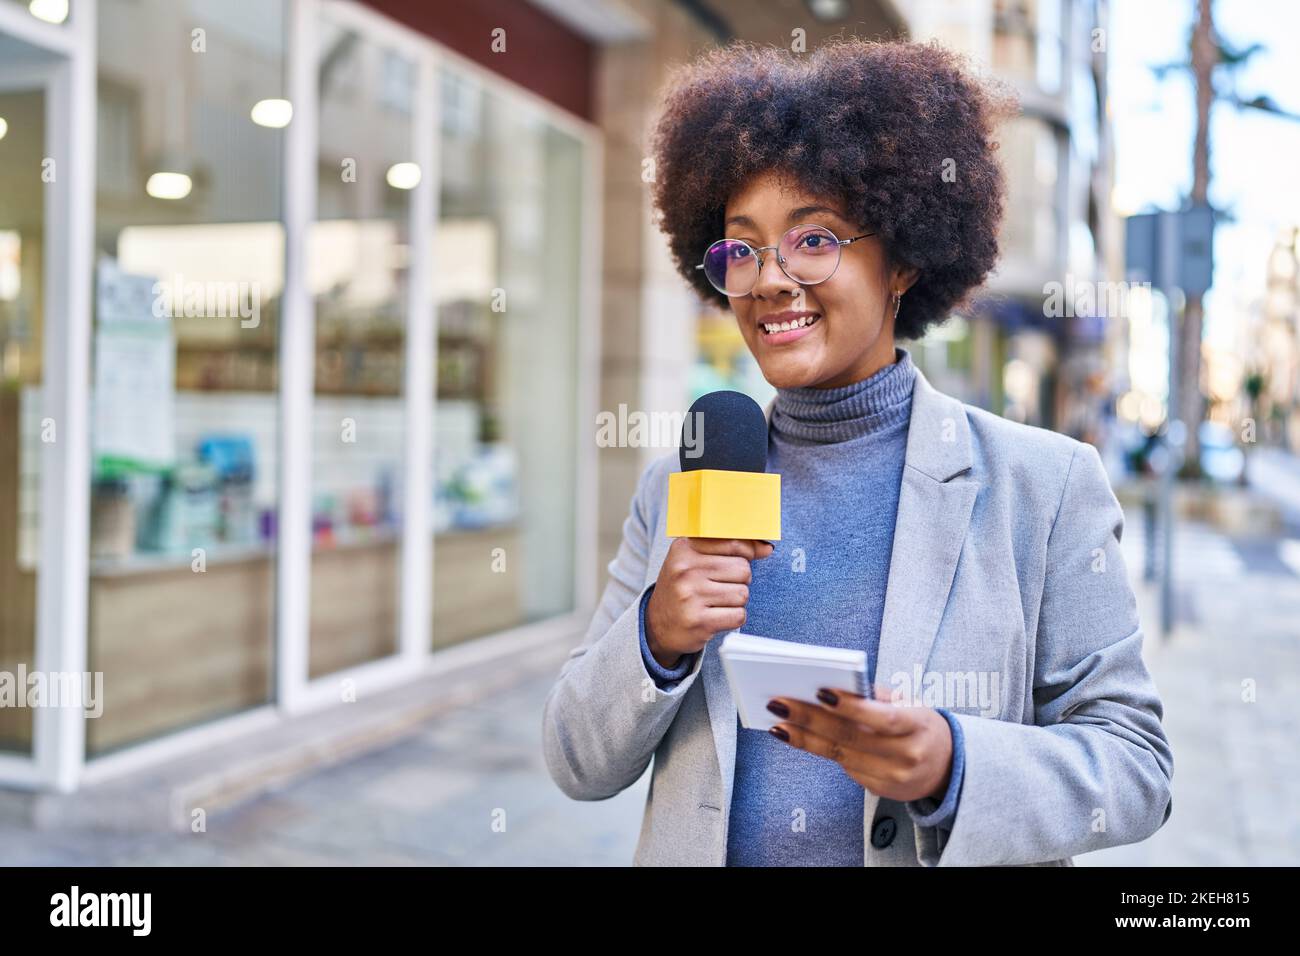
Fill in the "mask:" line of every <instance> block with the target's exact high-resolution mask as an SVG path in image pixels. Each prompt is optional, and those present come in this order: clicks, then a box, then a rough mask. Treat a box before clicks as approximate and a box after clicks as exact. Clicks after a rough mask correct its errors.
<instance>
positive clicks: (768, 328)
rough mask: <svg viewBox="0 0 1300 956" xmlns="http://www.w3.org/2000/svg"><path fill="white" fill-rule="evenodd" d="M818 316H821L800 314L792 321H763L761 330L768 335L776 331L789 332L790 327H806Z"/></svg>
mask: <svg viewBox="0 0 1300 956" xmlns="http://www.w3.org/2000/svg"><path fill="white" fill-rule="evenodd" d="M819 318H821V316H817V315H812V316H808V315H805V316H801V317H800V318H798V319H795V320H794V321H793V322H779V323H777V322H764V323H763V331H765V332H767V333H768V334H769V335H772V334H775V333H777V332H789V331H790V330H791V329H802V328H807V327H808V326H810V325H812V324H813V323H814V322H816V321H817V320H818V319H819Z"/></svg>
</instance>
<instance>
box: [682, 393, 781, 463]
mask: <svg viewBox="0 0 1300 956" xmlns="http://www.w3.org/2000/svg"><path fill="white" fill-rule="evenodd" d="M677 458H678V460H679V461H680V462H681V465H682V471H699V470H702V469H706V468H710V469H716V470H719V471H757V472H764V471H767V418H766V416H764V414H763V409H761V408H759V407H758V402H756V401H754V400H753V399H752V398H750V397H749V396H748V395H745V394H743V393H741V392H726V391H724V392H709V394H707V395H701V396H700V397H699V398H697V399H696V400H695V404H693V405H692V406H691V408H690V411H688V412H687V413H686V421H685V422H683V423H682V444H681V447H680V448H679V449H678V451H677Z"/></svg>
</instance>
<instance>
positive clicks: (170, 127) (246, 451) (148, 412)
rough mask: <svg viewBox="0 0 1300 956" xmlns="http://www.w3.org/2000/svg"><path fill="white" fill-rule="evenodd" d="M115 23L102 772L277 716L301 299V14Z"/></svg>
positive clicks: (198, 5) (107, 162) (104, 52)
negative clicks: (291, 240)
mask: <svg viewBox="0 0 1300 956" xmlns="http://www.w3.org/2000/svg"><path fill="white" fill-rule="evenodd" d="M98 24H99V26H98V30H99V38H98V49H99V78H98V135H97V141H98V157H97V169H96V175H97V182H96V208H95V216H96V222H95V226H96V250H97V256H98V261H97V264H96V273H95V276H94V280H93V281H94V303H95V306H94V308H95V331H94V341H93V360H92V387H91V412H92V420H91V446H92V447H91V452H92V469H93V471H92V487H91V515H90V526H91V538H90V594H89V601H90V605H89V613H90V619H89V639H90V643H89V662H90V668H91V670H94V671H102V672H103V673H104V694H105V697H106V699H107V700H109V701H111V705H110V706H108V707H107V708H105V710H104V713H103V716H102V717H100V718H99V719H96V720H89V721H87V722H86V733H87V752H88V753H89V754H92V755H93V754H97V753H102V752H104V751H107V750H111V749H114V748H117V747H121V746H124V745H127V744H131V743H135V742H137V741H140V740H144V739H147V738H150V737H154V736H157V735H159V734H162V733H165V732H169V731H174V730H177V729H180V728H182V727H186V726H190V725H194V724H198V723H201V722H204V721H207V720H211V719H213V718H215V717H218V716H221V715H225V714H230V713H234V712H237V711H240V710H244V709H247V708H249V707H253V706H256V705H258V704H262V703H265V702H267V701H268V700H270V699H271V687H272V660H273V655H272V647H273V637H274V609H275V601H274V598H275V551H276V548H275V540H276V527H277V509H278V499H279V496H278V489H277V483H276V476H277V470H278V462H277V460H276V452H277V432H278V425H277V420H278V416H279V401H278V394H277V388H278V383H277V374H278V361H277V348H278V338H279V336H278V329H279V318H280V302H281V297H282V290H283V284H284V265H283V263H284V234H283V229H282V227H281V223H280V222H279V219H278V216H279V210H280V207H281V167H282V152H283V148H284V136H285V134H284V130H283V128H282V127H283V125H284V123H283V122H279V120H278V119H277V116H281V118H284V117H283V116H282V114H283V112H284V110H283V108H281V110H280V111H279V113H277V112H276V111H275V110H274V109H271V110H268V107H267V106H266V105H265V104H267V103H272V104H285V101H284V100H283V96H284V9H283V5H282V4H281V3H280V2H276V0H190V2H188V3H185V4H178V3H173V2H170V0H102V2H101V3H100V4H99V17H98ZM143 25H147V29H145V28H143ZM285 105H287V104H285ZM285 121H286V122H287V118H285Z"/></svg>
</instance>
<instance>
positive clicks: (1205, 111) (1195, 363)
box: [1171, 0, 1218, 477]
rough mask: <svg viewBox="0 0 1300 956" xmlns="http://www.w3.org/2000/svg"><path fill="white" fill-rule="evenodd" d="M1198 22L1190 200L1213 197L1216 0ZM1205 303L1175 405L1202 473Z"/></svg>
mask: <svg viewBox="0 0 1300 956" xmlns="http://www.w3.org/2000/svg"><path fill="white" fill-rule="evenodd" d="M1194 2H1195V3H1196V26H1195V27H1194V28H1193V30H1192V75H1193V78H1194V80H1195V84H1196V141H1195V143H1194V144H1193V146H1192V202H1193V204H1196V205H1200V204H1204V203H1207V202H1208V201H1209V194H1210V104H1211V103H1212V102H1213V101H1214V78H1213V74H1214V65H1215V62H1216V60H1217V59H1218V53H1217V47H1216V45H1215V38H1214V4H1213V0H1194ZM1203 317H1204V308H1203V306H1202V303H1201V296H1200V295H1199V294H1198V295H1189V296H1188V297H1187V302H1186V305H1185V307H1184V309H1183V319H1182V322H1181V324H1180V328H1179V343H1178V349H1179V359H1178V372H1179V382H1178V395H1177V396H1176V397H1175V401H1174V403H1171V405H1172V406H1173V407H1175V408H1177V410H1178V417H1179V418H1180V419H1182V421H1183V423H1184V424H1185V425H1186V426H1187V444H1186V446H1185V449H1184V450H1185V452H1186V460H1185V462H1184V465H1183V474H1184V475H1185V476H1188V477H1199V475H1200V473H1201V467H1200V460H1201V455H1200V441H1199V438H1198V436H1197V427H1198V426H1199V425H1200V424H1201V421H1202V420H1203V419H1204V417H1205V401H1204V398H1203V397H1202V393H1201V328H1202V324H1203Z"/></svg>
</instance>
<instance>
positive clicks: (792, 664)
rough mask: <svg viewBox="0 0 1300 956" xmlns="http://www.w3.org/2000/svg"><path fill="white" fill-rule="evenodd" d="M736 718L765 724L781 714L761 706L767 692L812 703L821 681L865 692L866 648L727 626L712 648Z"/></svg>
mask: <svg viewBox="0 0 1300 956" xmlns="http://www.w3.org/2000/svg"><path fill="white" fill-rule="evenodd" d="M718 656H719V657H720V658H721V659H722V668H723V670H724V671H725V672H726V674H727V683H728V684H730V685H731V696H732V699H734V700H735V702H736V710H737V711H738V712H739V713H740V724H741V726H742V727H746V728H748V729H750V730H768V729H769V728H771V727H774V726H776V725H777V724H779V723H780V722H781V718H779V717H777V716H776V714H774V713H772V712H771V711H770V710H768V709H767V702H768V701H769V700H771V699H772V698H773V697H791V698H793V699H795V700H806V701H810V702H812V703H817V690H818V688H821V687H845V688H848V689H849V690H852V691H854V692H855V693H858V694H861V695H863V696H864V697H865V696H867V689H866V687H867V652H866V651H855V650H851V649H849V648H843V647H822V646H820V645H818V644H799V643H797V642H795V641H779V640H777V639H775V638H772V637H759V636H757V635H756V634H741V633H740V632H739V631H732V632H731V633H730V634H728V635H726V637H724V638H723V639H722V645H721V646H720V647H719V648H718Z"/></svg>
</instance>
